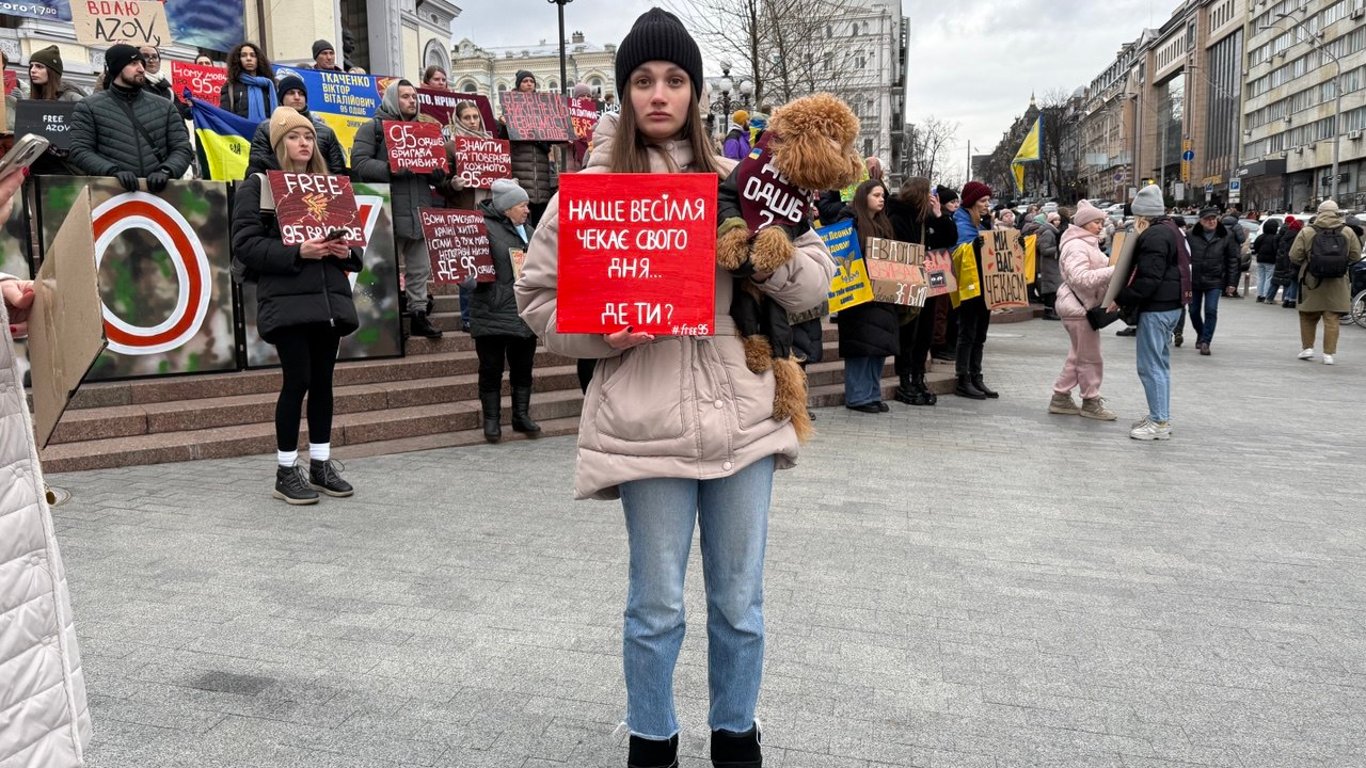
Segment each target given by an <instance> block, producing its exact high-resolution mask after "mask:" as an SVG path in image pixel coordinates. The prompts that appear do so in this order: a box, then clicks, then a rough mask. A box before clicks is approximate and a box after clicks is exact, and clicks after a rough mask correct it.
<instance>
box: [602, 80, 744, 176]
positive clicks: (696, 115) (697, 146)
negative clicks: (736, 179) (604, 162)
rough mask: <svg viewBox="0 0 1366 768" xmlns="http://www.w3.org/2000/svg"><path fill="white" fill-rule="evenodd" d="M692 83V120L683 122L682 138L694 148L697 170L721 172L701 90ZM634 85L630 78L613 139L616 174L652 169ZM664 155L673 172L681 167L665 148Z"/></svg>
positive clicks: (694, 168)
mask: <svg viewBox="0 0 1366 768" xmlns="http://www.w3.org/2000/svg"><path fill="white" fill-rule="evenodd" d="M688 85H689V93H690V94H691V95H690V96H689V97H688V119H687V120H685V121H683V130H682V132H681V133H680V135H679V138H680V140H681V141H683V142H684V143H686V144H687V145H688V148H689V149H691V150H692V172H693V173H715V174H718V175H719V174H720V166H718V165H717V163H716V148H715V147H713V146H712V144H711V142H710V141H708V140H707V126H706V124H705V123H703V122H702V111H701V107H700V106H699V105H698V101H697V91H694V90H692V89H691V86H692V84H691V83H689V84H688ZM634 87H635V86H633V85H631V80H630V78H628V79H627V84H626V93H623V94H622V95H621V113H620V114H619V115H618V117H617V133H616V137H615V138H614V139H613V141H612V153H611V156H610V157H609V158H608V163H609V167H610V168H611V169H612V172H613V173H650V172H651V168H650V149H651V145H650V143H649V142H648V141H647V140H646V138H645V134H643V133H641V132H640V125H639V123H638V122H637V120H636V110H635V107H634V106H632V104H631V89H632V88H634ZM660 154H661V155H663V156H664V162H665V163H666V164H668V165H669V169H670V170H671V171H674V172H677V171H679V170H681V169H677V168H674V167H673V162H674V161H673V158H672V157H671V156H670V155H669V154H668V153H667V152H663V151H661V152H660Z"/></svg>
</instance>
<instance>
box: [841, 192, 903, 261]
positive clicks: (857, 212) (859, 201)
mask: <svg viewBox="0 0 1366 768" xmlns="http://www.w3.org/2000/svg"><path fill="white" fill-rule="evenodd" d="M878 187H881V188H882V197H883V203H882V210H880V211H878V212H877V213H874V212H873V211H872V209H870V208H869V207H868V195H870V194H872V193H873V190H874V189H877V188H878ZM886 199H887V185H886V184H884V183H882V179H869V180H867V181H865V182H863V183H862V184H860V185H858V189H857V190H855V191H854V201H853V202H852V203H850V207H851V208H853V209H854V227H855V228H857V229H858V239H859V245H860V246H862V247H863V250H864V253H867V252H868V238H870V237H880V238H882V239H884V240H891V239H893V238H894V237H895V236H896V235H895V233H894V232H893V230H892V220H891V219H889V218H887V202H886Z"/></svg>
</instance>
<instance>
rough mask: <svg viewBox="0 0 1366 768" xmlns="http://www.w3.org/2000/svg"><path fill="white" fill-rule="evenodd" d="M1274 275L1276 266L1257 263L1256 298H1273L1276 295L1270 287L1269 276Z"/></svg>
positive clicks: (1274, 290)
mask: <svg viewBox="0 0 1366 768" xmlns="http://www.w3.org/2000/svg"><path fill="white" fill-rule="evenodd" d="M1274 274H1276V265H1275V264H1274V263H1272V264H1262V263H1260V262H1258V264H1257V295H1258V296H1261V297H1263V298H1265V297H1267V296H1275V295H1276V289H1275V288H1272V287H1271V276H1272V275H1274Z"/></svg>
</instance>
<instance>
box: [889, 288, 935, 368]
mask: <svg viewBox="0 0 1366 768" xmlns="http://www.w3.org/2000/svg"><path fill="white" fill-rule="evenodd" d="M932 341H934V307H933V306H932V305H931V304H930V302H925V306H924V307H921V308H920V314H918V315H916V316H915V319H914V320H912V321H911V322H909V323H907V324H905V325H903V326H901V339H900V342H901V343H900V346H899V348H898V349H897V354H896V375H897V376H898V377H904V376H924V375H925V357H926V355H928V354H930V342H932Z"/></svg>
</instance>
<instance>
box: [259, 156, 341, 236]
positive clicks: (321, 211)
mask: <svg viewBox="0 0 1366 768" xmlns="http://www.w3.org/2000/svg"><path fill="white" fill-rule="evenodd" d="M266 178H267V180H268V181H269V182H270V194H271V197H272V198H274V201H275V219H276V220H277V221H278V222H279V223H280V236H281V239H282V240H284V243H285V245H298V244H300V243H302V242H304V241H305V240H316V239H317V238H320V237H327V236H328V235H329V234H331V233H332V232H334V231H336V230H339V229H340V230H343V231H344V232H346V235H345V236H344V237H343V238H342V242H344V243H346V244H347V245H350V246H354V247H356V248H364V247H365V243H366V237H365V227H364V226H363V223H362V221H361V218H360V214H359V212H358V211H357V210H356V194H355V192H353V191H352V190H351V180H350V179H349V178H347V177H345V176H329V175H326V174H320V173H291V172H288V171H269V172H267V173H266Z"/></svg>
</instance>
